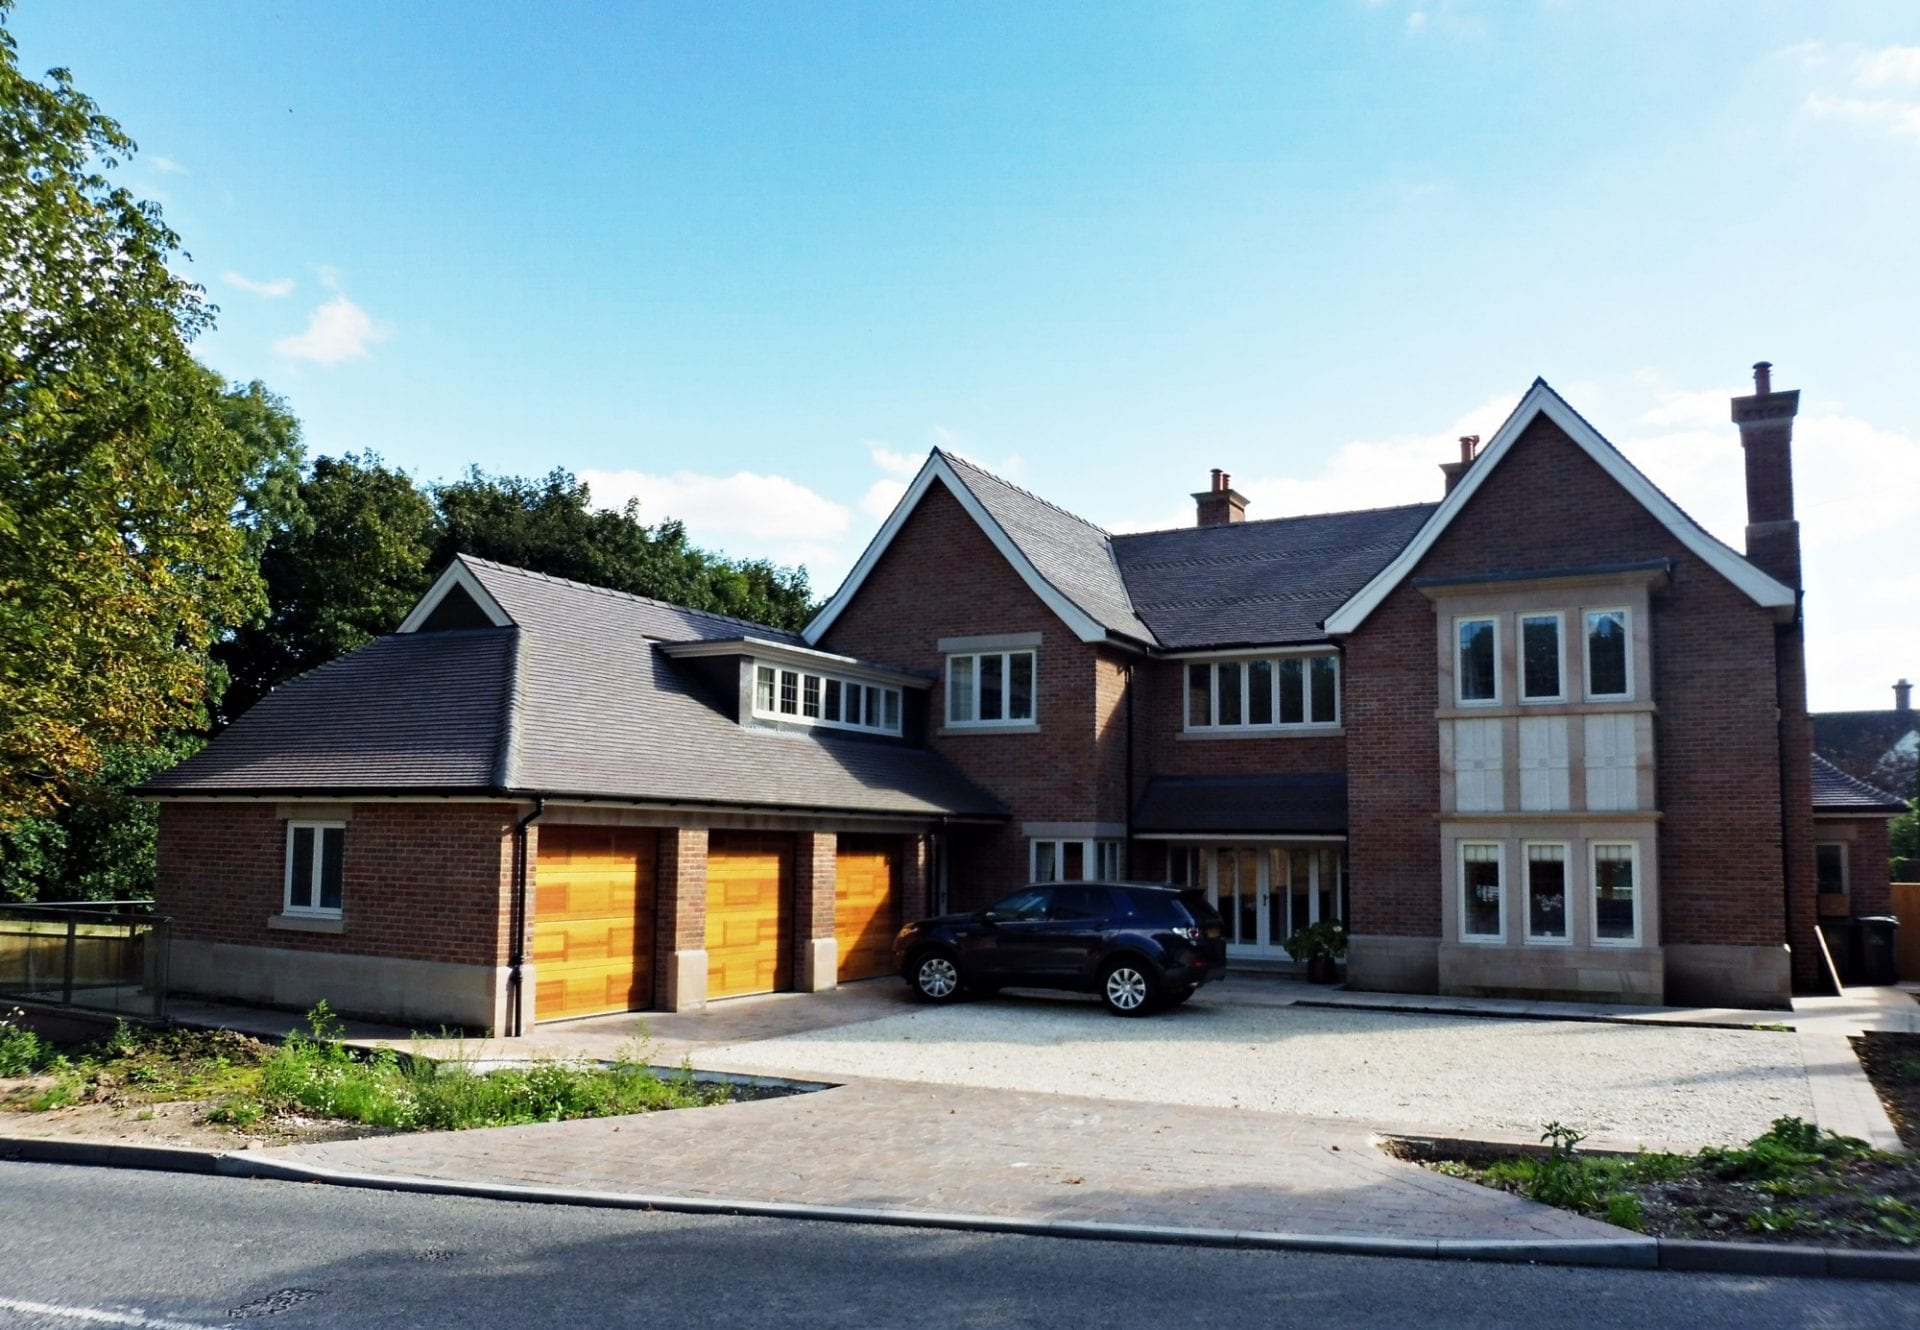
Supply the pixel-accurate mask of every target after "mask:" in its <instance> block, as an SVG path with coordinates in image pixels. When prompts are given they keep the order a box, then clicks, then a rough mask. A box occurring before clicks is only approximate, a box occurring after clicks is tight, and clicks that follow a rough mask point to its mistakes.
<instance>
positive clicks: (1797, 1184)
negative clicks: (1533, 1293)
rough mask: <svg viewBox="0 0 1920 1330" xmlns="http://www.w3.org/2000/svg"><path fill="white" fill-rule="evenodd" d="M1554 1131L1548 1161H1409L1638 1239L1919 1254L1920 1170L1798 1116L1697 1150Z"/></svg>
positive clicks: (1555, 1126)
mask: <svg viewBox="0 0 1920 1330" xmlns="http://www.w3.org/2000/svg"><path fill="white" fill-rule="evenodd" d="M1582 1139H1583V1137H1582V1136H1581V1134H1580V1133H1579V1132H1577V1131H1575V1130H1573V1129H1572V1128H1569V1127H1565V1126H1563V1125H1562V1124H1560V1123H1557V1122H1556V1123H1548V1124H1547V1128H1546V1131H1545V1132H1544V1133H1543V1134H1542V1136H1541V1140H1542V1142H1544V1143H1545V1144H1546V1146H1547V1148H1546V1150H1545V1151H1544V1152H1541V1153H1530V1154H1513V1155H1502V1156H1488V1155H1481V1156H1454V1157H1447V1156H1446V1155H1444V1154H1443V1153H1441V1152H1439V1151H1437V1150H1434V1149H1431V1148H1427V1149H1415V1148H1414V1147H1411V1146H1408V1147H1406V1148H1404V1149H1402V1151H1401V1153H1402V1154H1403V1155H1406V1156H1407V1157H1411V1158H1414V1159H1417V1160H1418V1161H1419V1162H1421V1163H1423V1164H1425V1165H1426V1166H1427V1167H1429V1168H1431V1169H1434V1170H1436V1171H1438V1172H1441V1173H1445V1174H1448V1175H1449V1176H1452V1177H1459V1178H1466V1179H1469V1180H1470V1181H1474V1182H1478V1183H1481V1184H1482V1185H1484V1186H1488V1187H1497V1188H1499V1189H1501V1190H1503V1191H1510V1192H1514V1193H1516V1194H1518V1195H1521V1196H1526V1197H1528V1198H1530V1199H1532V1200H1536V1201H1540V1202H1542V1203H1544V1204H1547V1205H1553V1206H1557V1207H1559V1208H1561V1209H1563V1210H1571V1211H1573V1212H1575V1213H1577V1214H1583V1215H1587V1216H1589V1217H1591V1218H1594V1219H1599V1220H1603V1221H1605V1222H1607V1223H1610V1224H1614V1225H1617V1226H1618V1227H1620V1228H1626V1229H1632V1230H1633V1231H1635V1232H1639V1233H1660V1234H1662V1235H1665V1236H1668V1237H1690V1238H1735V1239H1746V1240H1756V1239H1757V1240H1763V1241H1764V1240H1777V1241H1791V1242H1800V1243H1815V1244H1819V1245H1829V1246H1871V1247H1914V1246H1920V1165H1917V1164H1916V1163H1915V1161H1914V1160H1913V1159H1911V1158H1909V1157H1908V1156H1905V1155H1895V1154H1888V1153H1885V1152H1883V1151H1879V1150H1875V1149H1873V1148H1872V1147H1871V1146H1869V1145H1868V1144H1867V1143H1866V1142H1865V1141H1860V1140H1855V1139H1854V1138H1853V1137H1850V1136H1836V1135H1834V1134H1833V1133H1831V1132H1826V1131H1822V1130H1821V1129H1820V1128H1818V1127H1816V1126H1815V1125H1813V1124H1812V1123H1809V1122H1804V1121H1802V1120H1801V1119H1799V1118H1776V1119H1775V1120H1774V1122H1773V1125H1772V1126H1771V1127H1769V1128H1768V1129H1767V1130H1766V1131H1765V1132H1763V1133H1762V1134H1761V1135H1759V1136H1756V1137H1755V1138H1754V1139H1753V1140H1752V1141H1750V1142H1748V1143H1747V1144H1746V1145H1743V1146H1734V1147H1717V1148H1710V1149H1706V1150H1701V1151H1700V1152H1699V1153H1697V1154H1691V1155H1675V1154H1657V1153H1648V1152H1641V1153H1639V1154H1634V1155H1625V1156H1596V1155H1586V1154H1581V1153H1579V1152H1578V1146H1579V1144H1580V1142H1581V1140H1582Z"/></svg>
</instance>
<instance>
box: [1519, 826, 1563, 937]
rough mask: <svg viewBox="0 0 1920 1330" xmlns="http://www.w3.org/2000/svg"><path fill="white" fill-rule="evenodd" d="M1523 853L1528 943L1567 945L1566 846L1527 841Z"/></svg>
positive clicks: (1559, 843) (1552, 842)
mask: <svg viewBox="0 0 1920 1330" xmlns="http://www.w3.org/2000/svg"><path fill="white" fill-rule="evenodd" d="M1520 848H1521V853H1522V855H1523V856H1524V858H1525V860H1526V869H1527V941H1529V942H1544V943H1550V944H1558V943H1564V942H1566V941H1567V938H1568V933H1567V920H1568V918H1569V917H1570V916H1569V913H1568V910H1567V904H1568V902H1567V845H1566V843H1565V842H1564V841H1526V842H1523V843H1522V845H1521V847H1520Z"/></svg>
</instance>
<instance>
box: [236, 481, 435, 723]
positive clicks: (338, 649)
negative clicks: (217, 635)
mask: <svg viewBox="0 0 1920 1330" xmlns="http://www.w3.org/2000/svg"><path fill="white" fill-rule="evenodd" d="M271 516H272V524H271V529H270V530H268V531H267V532H266V538H265V541H264V548H263V549H262V551H261V555H260V575H261V577H262V578H263V579H264V581H265V583H266V588H267V610H266V613H265V614H263V615H262V616H260V617H259V618H257V619H255V620H253V621H252V622H250V623H247V624H245V625H242V626H241V627H240V628H239V629H238V630H236V631H235V632H234V633H233V635H232V636H231V637H230V638H229V639H228V640H226V641H224V642H222V643H221V644H220V645H219V646H217V647H216V648H215V649H214V654H215V657H216V658H217V659H218V661H219V662H220V664H221V665H223V666H224V667H225V669H226V671H227V675H228V679H229V682H228V684H227V690H226V694H225V696H224V697H223V698H222V699H221V702H220V706H219V713H220V715H221V716H222V717H223V718H225V719H227V720H232V719H233V718H235V717H237V716H239V715H241V714H242V713H243V712H245V711H246V710H247V708H249V707H251V706H252V705H253V704H254V703H255V702H258V701H259V700H260V699H261V698H262V697H265V696H266V695H267V692H268V690H270V689H272V688H273V687H274V686H275V685H276V684H279V683H281V682H283V681H285V680H287V679H289V678H292V677H293V676H294V675H296V674H301V673H303V672H305V671H307V670H310V669H313V668H314V667H316V666H318V665H323V664H325V663H326V662H327V661H330V660H333V659H334V658H335V657H338V656H343V655H345V654H346V653H347V652H349V651H352V650H353V649H354V648H356V647H359V646H363V645H365V644H366V643H367V642H370V641H372V640H373V639H374V638H376V637H378V636H380V635H381V634H383V633H390V632H392V631H393V630H394V629H395V628H396V627H398V626H399V623H400V620H401V619H403V618H405V617H406V613H407V611H408V609H410V608H411V607H412V606H413V603H414V602H415V601H416V600H418V599H419V598H420V595H421V593H422V592H424V591H425V590H426V589H427V586H428V583H429V582H430V580H431V578H432V576H433V570H432V568H431V567H430V566H429V556H430V553H431V550H432V542H433V538H434V530H435V517H434V511H433V505H432V504H431V503H430V502H428V500H427V497H426V495H424V494H422V493H421V492H420V490H419V489H418V488H417V487H416V486H415V485H414V483H413V480H412V478H411V477H410V476H408V475H407V473H406V472H404V471H399V470H395V469H394V468H392V467H389V466H387V465H386V464H385V463H383V462H382V461H381V460H380V459H379V458H378V457H377V456H374V455H373V454H371V453H368V454H364V455H360V456H347V457H339V458H334V457H322V458H320V459H319V460H318V461H316V462H315V463H314V464H313V469H312V471H311V473H310V474H309V475H308V476H307V477H306V478H305V479H304V480H300V481H298V482H297V483H296V484H295V486H294V487H293V492H292V494H291V495H289V496H287V497H285V498H284V499H282V500H280V501H278V502H277V505H276V506H274V507H273V508H272V511H271Z"/></svg>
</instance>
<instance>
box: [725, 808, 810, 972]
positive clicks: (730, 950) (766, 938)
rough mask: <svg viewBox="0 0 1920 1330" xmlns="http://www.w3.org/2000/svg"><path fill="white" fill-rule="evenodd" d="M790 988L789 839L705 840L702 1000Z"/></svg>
mask: <svg viewBox="0 0 1920 1330" xmlns="http://www.w3.org/2000/svg"><path fill="white" fill-rule="evenodd" d="M791 987H793V837H792V836H785V835H763V834H759V833H755V832H745V831H716V832H713V833H712V834H710V835H709V836H708V838H707V996H708V997H716V998H723V997H737V996H738V995H740V994H742V993H772V992H776V991H778V990H780V989H784V988H791Z"/></svg>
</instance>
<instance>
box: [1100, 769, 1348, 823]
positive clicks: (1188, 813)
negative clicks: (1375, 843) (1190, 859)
mask: <svg viewBox="0 0 1920 1330" xmlns="http://www.w3.org/2000/svg"><path fill="white" fill-rule="evenodd" d="M1133 829H1134V832H1135V834H1137V835H1147V836H1151V835H1178V834H1181V833H1185V834H1188V835H1243V836H1255V835H1259V836H1284V835H1295V836H1310V835H1344V834H1345V833H1346V830H1347V777H1346V774H1345V773H1344V772H1337V771H1328V772H1288V773H1278V774H1271V775H1259V776H1155V777H1154V778H1153V779H1152V780H1150V781H1148V782H1147V788H1146V790H1145V791H1144V792H1143V793H1142V794H1141V795H1140V799H1139V802H1138V803H1136V804H1135V805H1134V809H1133Z"/></svg>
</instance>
